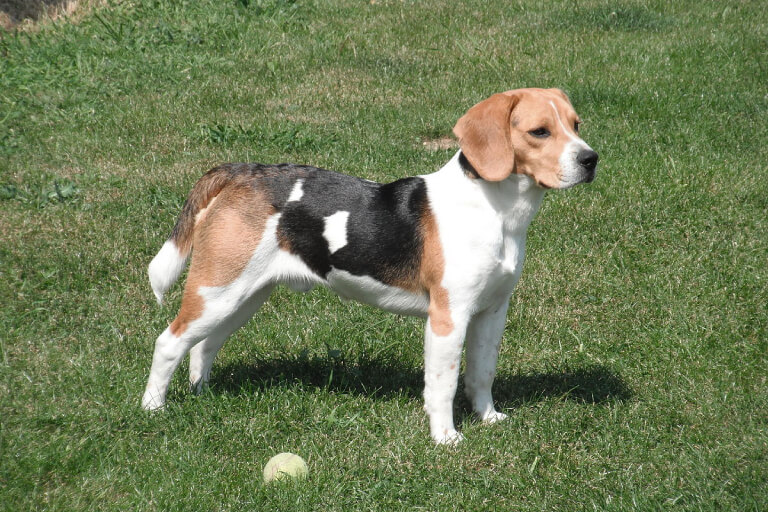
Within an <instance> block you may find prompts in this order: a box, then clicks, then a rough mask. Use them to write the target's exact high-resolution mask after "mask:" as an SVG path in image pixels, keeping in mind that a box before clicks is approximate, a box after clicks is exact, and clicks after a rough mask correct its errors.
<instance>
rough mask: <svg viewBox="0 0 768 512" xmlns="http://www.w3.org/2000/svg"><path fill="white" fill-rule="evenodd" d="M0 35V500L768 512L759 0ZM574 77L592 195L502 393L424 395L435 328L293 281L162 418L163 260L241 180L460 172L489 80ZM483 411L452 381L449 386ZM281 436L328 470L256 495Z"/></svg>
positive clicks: (89, 14) (221, 11)
mask: <svg viewBox="0 0 768 512" xmlns="http://www.w3.org/2000/svg"><path fill="white" fill-rule="evenodd" d="M82 4H83V9H82V11H81V12H78V13H74V14H73V15H72V16H69V17H68V16H65V15H62V16H59V17H57V18H56V19H53V20H51V19H45V17H43V18H42V19H40V20H39V21H37V22H35V23H25V24H22V25H20V28H18V29H5V30H4V29H0V455H1V456H0V510H9V511H11V510H12V511H20V510H67V511H68V510H161V511H165V510H193V509H195V510H238V511H239V510H313V511H314V510H387V511H389V510H441V511H442V510H515V511H527V510H530V511H541V510H563V511H574V510H586V509H589V510H594V509H596V510H617V511H618V510H622V511H623V510H657V509H659V510H660V509H664V510H738V511H756V512H757V511H765V510H768V382H767V380H766V379H767V378H768V179H766V176H767V174H768V143H766V141H768V122H766V120H767V119H768V87H767V85H766V84H768V11H766V10H765V8H764V6H763V5H761V2H757V1H737V0H726V1H692V0H683V1H679V2H666V1H661V0H653V1H632V0H623V1H619V2H610V1H607V0H583V1H547V2H543V1H532V2H522V1H500V0H498V1H497V0H489V1H484V2H480V1H477V2H455V1H454V2H449V1H442V0H436V1H429V2H416V1H409V0H406V1H401V0H373V1H371V0H365V1H361V0H358V1H353V0H339V1H330V0H328V1H324V0H314V1H300V0H296V1H290V0H195V1H193V0H189V1H184V0H173V1H172V0H122V1H118V0H110V1H97V0H94V1H93V2H85V1H84V2H82ZM526 86H541V87H560V88H562V89H564V90H565V91H567V92H568V94H569V95H570V97H571V100H572V102H573V104H574V105H575V107H576V109H577V111H578V112H579V114H580V115H581V117H582V118H583V120H584V124H583V126H582V135H583V136H584V138H585V139H586V140H587V141H588V142H589V143H590V145H591V146H593V147H594V148H595V149H596V150H597V151H598V152H599V153H600V155H601V161H600V166H599V172H598V178H597V180H596V181H595V182H594V183H592V184H590V185H585V186H581V187H578V188H576V189H574V190H569V191H561V192H558V191H553V192H550V193H548V195H547V197H546V199H545V201H544V205H543V206H542V209H541V211H540V212H539V215H538V217H537V218H536V220H535V221H534V223H533V225H532V226H531V230H530V233H529V240H528V259H527V261H526V266H525V270H524V273H523V277H522V279H521V281H520V284H519V286H518V289H517V291H516V294H515V295H514V297H513V299H512V303H511V307H510V311H509V315H508V321H507V328H506V331H505V334H504V343H503V347H502V351H501V356H500V362H499V375H498V378H497V382H496V384H495V397H496V401H497V406H498V407H499V409H500V410H502V411H504V412H506V413H507V414H509V419H508V420H507V421H505V422H503V423H499V424H496V425H492V426H484V425H481V424H479V423H478V422H477V421H476V420H475V419H474V418H473V416H472V415H471V414H469V405H468V403H467V401H466V400H464V399H461V400H458V402H457V409H456V414H457V417H458V419H459V428H460V429H461V430H462V432H463V433H464V435H465V436H466V440H465V441H464V442H463V443H462V444H460V445H459V446H457V447H444V446H439V447H438V446H434V445H433V443H432V442H431V440H430V438H429V434H428V427H427V421H426V416H425V414H424V412H423V410H422V401H421V392H422V388H423V380H422V375H421V367H422V323H423V322H422V321H421V320H417V319H413V318H403V317H397V316H393V315H389V314H385V313H382V312H380V311H377V310H375V309H372V308H369V307H367V306H362V305H358V304H354V303H348V302H341V301H340V300H339V299H337V298H336V297H335V296H333V295H332V294H330V293H328V292H326V291H324V290H316V291H313V292H311V293H308V294H295V293H292V292H289V291H288V290H286V289H278V290H277V291H276V292H275V293H274V295H273V297H272V299H271V300H270V302H268V303H267V304H266V305H265V307H264V308H263V309H262V311H261V312H260V313H259V314H258V315H257V316H256V317H255V318H254V320H252V321H251V322H250V323H249V324H247V325H246V326H245V327H244V328H243V329H242V330H240V331H239V332H238V333H236V335H234V336H233V337H232V338H231V339H230V341H229V342H228V343H227V345H225V347H224V349H223V350H222V352H221V353H220V355H219V358H218V359H217V361H216V363H215V365H214V369H213V375H212V380H211V386H210V389H208V390H207V391H206V392H204V393H203V394H202V395H200V396H193V395H190V394H189V393H188V392H187V391H186V383H185V380H186V369H185V368H184V367H182V368H180V370H179V371H178V372H177V374H176V377H175V379H174V382H173V385H172V389H171V392H170V393H169V404H168V407H167V409H166V410H165V411H163V412H161V413H156V414H148V413H146V412H144V411H142V410H141V409H140V408H139V400H140V396H141V393H142V391H143V387H144V384H145V381H146V378H147V375H148V370H149V363H150V359H151V354H152V349H153V344H154V340H155V338H156V337H157V335H158V334H159V333H160V332H161V331H162V330H163V329H164V328H165V327H166V326H167V325H168V322H170V321H171V320H172V319H173V317H174V314H175V312H176V310H177V308H178V305H179V301H180V289H181V287H180V286H176V287H174V288H173V289H172V291H171V293H169V295H168V297H167V302H166V305H165V306H163V307H158V306H157V304H156V303H155V299H154V296H153V295H152V292H151V290H150V288H149V284H148V281H147V276H146V267H147V264H148V263H149V261H150V260H151V258H152V257H153V256H154V254H155V253H156V252H157V251H158V250H159V248H160V246H161V245H162V243H163V241H164V240H165V239H166V238H167V236H168V235H169V233H170V230H171V228H172V226H173V222H174V221H175V217H176V215H177V214H178V212H179V210H180V208H181V205H182V203H183V201H184V198H185V196H186V193H187V192H188V190H189V189H190V187H191V186H192V185H193V183H194V182H195V181H196V180H197V178H198V177H199V176H201V175H202V174H203V173H204V172H205V171H206V170H207V169H208V168H210V167H211V166H213V165H215V164H217V163H221V162H227V161H258V162H270V163H277V162H286V161H288V162H295V163H304V164H311V165H316V166H321V167H327V168H331V169H336V170H340V171H345V172H347V173H349V174H353V175H356V176H360V177H365V178H368V179H374V180H379V181H391V180H394V179H397V178H400V177H404V176H408V175H414V174H424V173H429V172H432V171H435V170H437V169H438V168H439V167H440V166H441V165H442V164H443V163H445V162H446V161H447V160H448V159H449V158H450V157H451V155H452V154H453V152H454V151H455V146H454V144H453V143H452V142H451V139H450V134H451V128H452V126H453V124H454V123H455V122H456V120H457V119H458V118H459V117H460V116H461V115H462V114H463V113H464V112H465V111H466V110H467V109H468V108H469V107H470V106H472V105H473V104H474V103H476V102H478V101H480V100H482V99H484V98H486V97H487V96H489V95H490V94H492V93H494V92H499V91H504V90H507V89H512V88H517V87H526ZM460 393H461V391H460ZM282 451H292V452H295V453H298V454H300V455H302V456H303V457H304V458H305V459H306V461H307V463H308V465H309V468H310V473H309V478H308V479H307V480H305V481H297V482H288V483H286V484H278V485H264V484H263V483H262V481H261V470H262V468H263V465H264V464H265V463H266V461H267V460H268V459H269V458H270V457H271V456H272V455H274V454H276V453H278V452H282Z"/></svg>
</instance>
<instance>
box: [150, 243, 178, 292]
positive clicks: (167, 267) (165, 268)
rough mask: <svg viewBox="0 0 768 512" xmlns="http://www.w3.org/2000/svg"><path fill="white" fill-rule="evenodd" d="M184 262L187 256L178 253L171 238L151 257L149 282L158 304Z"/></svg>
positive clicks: (174, 280) (175, 278) (176, 277)
mask: <svg viewBox="0 0 768 512" xmlns="http://www.w3.org/2000/svg"><path fill="white" fill-rule="evenodd" d="M186 262H187V258H186V257H185V256H182V255H181V253H179V249H178V248H177V247H176V244H175V243H173V241H171V240H168V241H166V242H165V243H164V244H163V247H162V248H160V252H158V253H157V255H156V256H155V257H154V258H153V259H152V262H151V263H150V264H149V282H150V284H151V285H152V291H153V292H155V297H157V303H158V304H162V303H163V295H165V292H167V291H168V289H169V288H170V287H171V285H172V284H173V283H175V282H176V280H177V279H178V278H179V275H181V272H182V271H183V270H184V265H185V264H186Z"/></svg>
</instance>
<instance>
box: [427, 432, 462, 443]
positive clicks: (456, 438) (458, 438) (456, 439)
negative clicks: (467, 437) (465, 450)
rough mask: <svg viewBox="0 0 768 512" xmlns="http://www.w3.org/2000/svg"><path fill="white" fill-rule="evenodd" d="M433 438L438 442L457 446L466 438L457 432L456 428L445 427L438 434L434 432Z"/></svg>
mask: <svg viewBox="0 0 768 512" xmlns="http://www.w3.org/2000/svg"><path fill="white" fill-rule="evenodd" d="M432 439H434V440H435V443H436V444H443V445H447V446H456V445H457V444H459V443H460V442H462V441H463V440H464V436H463V435H461V433H459V432H457V431H456V430H455V429H445V430H443V432H442V433H440V434H438V435H435V434H433V435H432Z"/></svg>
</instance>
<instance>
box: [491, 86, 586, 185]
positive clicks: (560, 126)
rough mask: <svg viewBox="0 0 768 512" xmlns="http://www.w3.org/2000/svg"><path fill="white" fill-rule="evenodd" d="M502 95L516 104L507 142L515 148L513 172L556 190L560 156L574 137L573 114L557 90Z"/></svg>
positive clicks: (560, 92) (559, 179) (574, 117)
mask: <svg viewBox="0 0 768 512" xmlns="http://www.w3.org/2000/svg"><path fill="white" fill-rule="evenodd" d="M504 94H505V95H510V96H515V95H516V96H518V97H519V100H518V102H517V105H516V107H515V108H514V109H513V110H512V112H511V116H510V127H511V129H510V140H511V142H512V147H514V148H515V170H514V172H516V173H518V174H525V175H527V176H530V177H531V178H533V179H534V180H535V181H536V183H538V184H539V185H541V186H543V187H546V188H556V187H558V186H559V184H560V181H561V176H562V169H561V167H560V156H561V155H562V154H563V153H564V151H565V146H566V144H568V143H569V142H571V141H572V140H573V138H577V137H578V123H579V122H580V120H579V117H578V115H576V111H575V110H574V109H573V106H571V102H570V101H569V100H568V97H567V96H566V95H565V94H564V93H563V92H562V91H560V90H559V89H523V90H519V91H509V92H508V93H504Z"/></svg>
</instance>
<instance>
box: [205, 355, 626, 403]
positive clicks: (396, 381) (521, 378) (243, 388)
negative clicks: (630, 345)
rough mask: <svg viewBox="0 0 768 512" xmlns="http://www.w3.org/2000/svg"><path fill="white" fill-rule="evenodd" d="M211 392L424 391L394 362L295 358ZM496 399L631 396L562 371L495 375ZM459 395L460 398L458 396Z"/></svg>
mask: <svg viewBox="0 0 768 512" xmlns="http://www.w3.org/2000/svg"><path fill="white" fill-rule="evenodd" d="M211 384H212V387H213V389H214V392H215V390H216V389H218V390H221V391H224V392H248V391H250V390H256V389H268V388H271V387H279V386H293V385H301V386H306V387H314V388H322V389H328V390H330V391H333V392H339V393H354V394H363V395H367V396H373V397H381V398H388V397H393V396H403V395H405V396H410V397H420V396H421V393H422V390H423V389H424V377H423V373H422V369H421V368H415V367H411V366H406V365H404V364H402V363H400V362H397V361H383V360H375V359H360V360H356V361H353V362H349V361H345V360H344V359H343V358H341V357H337V358H334V357H331V356H329V357H327V358H323V357H308V356H307V355H305V354H302V355H299V356H296V357H292V358H289V357H283V358H278V359H264V360H258V361H254V362H252V363H249V364H236V365H230V366H228V367H224V368H221V369H219V370H218V371H215V375H214V377H213V379H212V382H211ZM493 389H494V398H495V400H496V402H497V404H499V405H500V406H502V407H518V406H520V405H522V404H525V403H529V402H539V401H543V400H546V399H550V398H561V399H563V400H570V401H576V402H580V403H586V404H605V403H612V402H615V401H621V400H627V399H629V398H631V397H632V392H631V390H630V389H629V387H628V386H627V385H626V383H625V382H624V380H623V379H622V378H621V376H619V375H617V374H616V373H615V372H613V371H612V370H611V369H609V368H607V367H605V366H602V365H590V366H586V367H582V368H566V369H563V370H562V371H560V370H553V371H550V372H536V373H530V374H521V375H504V374H501V375H498V376H497V378H496V381H495V382H494V386H493ZM457 395H460V396H463V391H462V390H459V393H457Z"/></svg>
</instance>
